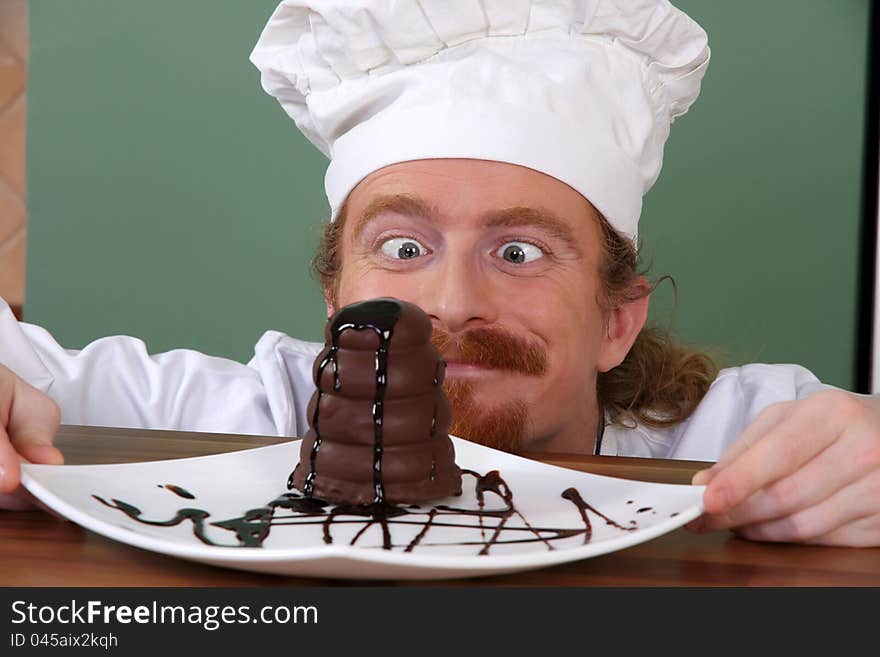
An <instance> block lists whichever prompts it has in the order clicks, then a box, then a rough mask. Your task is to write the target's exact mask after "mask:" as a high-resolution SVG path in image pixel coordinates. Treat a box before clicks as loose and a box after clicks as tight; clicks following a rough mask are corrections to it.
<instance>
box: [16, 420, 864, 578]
mask: <svg viewBox="0 0 880 657" xmlns="http://www.w3.org/2000/svg"><path fill="white" fill-rule="evenodd" d="M279 440H282V439H278V438H273V437H267V436H240V435H226V434H198V433H185V432H172V431H144V430H134V429H113V428H100V427H73V426H65V427H62V430H61V431H60V433H59V436H58V439H57V444H58V445H59V447H60V448H61V449H62V451H63V452H64V454H65V457H66V459H67V462H68V463H70V464H74V463H112V462H117V463H122V462H130V461H142V460H157V459H164V458H183V457H188V456H197V455H203V454H217V453H221V452H226V451H235V450H241V449H249V448H252V447H257V446H261V445H267V444H273V443H276V442H278V441H279ZM531 456H534V457H537V458H538V459H539V460H542V461H545V462H548V463H553V464H554V465H561V466H563V467H571V468H574V469H577V470H581V471H587V472H594V473H598V474H606V475H611V476H618V477H623V478H630V479H644V480H647V481H668V482H673V483H687V482H688V481H689V480H690V477H691V476H692V474H693V473H694V472H696V470H698V469H700V468H701V467H705V465H706V464H705V463H699V462H686V461H666V460H653V459H628V458H615V457H594V456H590V457H579V456H571V455H562V454H542V455H537V454H533V455H531ZM377 583H379V582H371V581H353V580H321V579H310V578H295V577H283V576H276V575H262V574H256V573H249V572H239V571H235V570H230V569H223V568H217V567H213V566H207V565H202V564H198V563H191V562H188V561H184V560H182V559H177V558H174V557H170V556H165V555H161V554H157V553H153V552H149V551H146V550H141V549H138V548H134V547H130V546H127V545H123V544H121V543H117V542H115V541H112V540H110V539H106V538H104V537H102V536H99V535H97V534H94V533H92V532H89V531H86V530H83V529H81V528H80V527H78V526H76V525H74V524H73V523H70V522H67V521H64V520H61V519H58V518H55V517H53V516H52V515H50V514H48V513H45V512H42V511H27V512H7V513H3V514H2V519H0V585H3V586H291V585H307V586H315V585H318V586H322V585H326V586H358V585H370V584H373V585H375V584H377ZM381 584H383V585H388V584H391V585H396V586H409V585H424V582H419V581H412V582H410V581H398V582H381ZM431 585H432V586H485V585H491V586H695V587H696V586H713V587H718V586H880V548H870V549H855V548H826V547H813V546H803V545H787V544H769V543H756V542H751V541H746V540H742V539H739V538H736V537H735V536H734V535H732V534H730V533H728V532H716V533H712V534H693V533H691V532H688V531H687V530H684V529H679V530H676V531H673V532H671V533H669V534H666V535H664V536H661V537H659V538H656V539H654V540H652V541H648V542H647V543H642V544H641V545H637V546H634V547H632V548H628V549H625V550H620V551H618V552H613V553H611V554H606V555H602V556H599V557H594V558H592V559H584V560H581V561H577V562H573V563H568V564H562V565H559V566H553V567H549V568H542V569H538V570H532V571H527V572H523V573H516V574H508V575H498V576H491V577H480V578H474V579H460V580H444V581H440V582H431Z"/></svg>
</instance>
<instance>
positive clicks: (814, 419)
mask: <svg viewBox="0 0 880 657" xmlns="http://www.w3.org/2000/svg"><path fill="white" fill-rule="evenodd" d="M799 408H800V410H799V411H797V412H793V413H791V414H790V415H788V416H787V417H786V419H785V420H783V421H782V422H780V423H779V424H777V425H776V426H775V427H773V428H772V429H771V430H770V431H769V432H768V433H766V434H764V435H761V436H758V437H757V439H756V440H755V442H754V443H753V444H752V445H751V446H750V447H749V448H748V449H746V450H745V451H744V452H742V453H741V454H740V455H739V457H738V458H736V459H735V460H734V461H733V462H732V463H730V464H729V465H727V466H726V467H724V468H722V469H721V470H720V471H719V472H718V473H717V474H716V475H715V477H714V478H713V479H712V481H710V482H709V485H708V487H707V488H706V492H705V494H704V496H703V504H704V507H705V510H706V511H707V512H708V513H712V514H718V513H725V512H727V511H729V510H730V509H732V508H733V507H735V506H736V505H738V504H741V503H742V502H743V501H744V500H745V499H747V498H748V497H749V496H750V495H752V494H754V493H755V492H756V491H758V490H760V489H761V488H763V487H765V486H767V485H768V484H770V483H772V482H774V481H776V480H778V479H781V478H783V477H785V476H787V475H789V474H791V473H793V472H795V471H796V470H797V469H798V468H800V467H801V466H802V465H803V464H804V463H806V462H807V461H809V460H810V459H812V458H813V457H814V456H816V455H817V454H818V453H819V452H821V451H822V450H823V449H825V448H826V447H827V446H828V445H829V444H831V443H832V442H833V441H835V440H836V439H837V438H838V436H839V433H840V427H839V426H838V424H839V421H838V420H836V419H835V416H834V414H833V413H818V412H816V409H815V408H814V407H812V406H809V405H801V406H800V407H799Z"/></svg>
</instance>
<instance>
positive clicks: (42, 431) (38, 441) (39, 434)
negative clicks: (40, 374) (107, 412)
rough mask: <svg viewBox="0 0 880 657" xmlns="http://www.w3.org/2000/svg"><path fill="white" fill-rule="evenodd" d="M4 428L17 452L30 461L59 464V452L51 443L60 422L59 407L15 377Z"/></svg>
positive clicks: (62, 460)
mask: <svg viewBox="0 0 880 657" xmlns="http://www.w3.org/2000/svg"><path fill="white" fill-rule="evenodd" d="M8 417H9V422H8V425H7V427H6V432H7V434H8V436H9V442H10V443H11V444H12V446H13V448H14V449H15V451H16V452H18V453H19V454H20V455H21V456H23V457H24V458H25V459H27V460H28V461H30V462H32V463H48V464H51V465H59V464H61V463H63V462H64V457H63V456H62V455H61V452H60V451H59V450H58V449H57V448H55V447H53V446H52V442H53V441H54V439H55V434H56V433H57V432H58V427H59V426H60V424H61V410H60V409H59V408H58V404H56V403H55V401H54V400H52V398H51V397H49V396H48V395H45V394H43V393H42V392H40V391H39V390H37V389H36V388H34V387H33V386H31V385H29V384H28V383H26V382H25V381H23V380H21V379H18V378H16V380H15V381H14V384H13V391H12V402H11V405H10V407H9V416H8Z"/></svg>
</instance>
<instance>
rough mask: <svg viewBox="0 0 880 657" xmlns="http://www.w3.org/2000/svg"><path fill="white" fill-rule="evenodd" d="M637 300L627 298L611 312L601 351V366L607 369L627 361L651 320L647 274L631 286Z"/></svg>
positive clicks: (598, 365)
mask: <svg viewBox="0 0 880 657" xmlns="http://www.w3.org/2000/svg"><path fill="white" fill-rule="evenodd" d="M631 292H632V293H633V294H632V296H635V297H637V298H636V299H635V301H625V302H624V303H622V304H621V305H619V306H617V307H616V308H613V309H612V310H611V311H610V312H609V314H608V322H607V324H606V329H605V336H604V337H603V339H602V347H601V349H600V351H599V361H598V363H597V369H598V370H599V372H607V371H608V370H611V369H614V368H615V367H617V366H618V365H620V364H621V363H622V362H623V359H624V358H626V355H627V354H628V353H629V350H630V349H631V348H632V346H633V343H634V342H635V341H636V338H637V337H638V335H639V332H640V331H641V330H642V327H644V325H645V322H646V321H647V319H648V303H649V300H650V296H651V287H650V285H649V284H648V281H647V279H645V277H644V276H639V277H638V278H637V279H636V280H635V281H634V282H633V286H632V288H631Z"/></svg>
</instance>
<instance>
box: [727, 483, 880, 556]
mask: <svg viewBox="0 0 880 657" xmlns="http://www.w3.org/2000/svg"><path fill="white" fill-rule="evenodd" d="M877 517H880V472H875V473H873V474H872V475H871V476H868V477H864V478H862V479H860V480H859V481H857V482H856V483H854V484H852V485H850V486H846V487H845V488H843V489H841V490H839V491H838V492H837V493H835V494H834V495H832V496H831V497H829V498H827V499H825V500H823V501H822V502H820V503H819V504H817V505H815V506H811V507H809V508H807V509H803V510H801V511H798V512H797V513H794V514H792V515H789V516H786V517H784V518H777V519H775V520H770V521H767V522H761V523H756V524H753V525H746V526H744V527H740V528H738V529H737V530H736V532H737V534H739V535H741V536H743V537H745V538H749V539H752V540H758V541H774V542H794V543H814V542H816V541H817V540H819V539H820V537H823V536H831V535H834V536H836V540H839V541H841V542H840V543H838V544H839V545H846V544H847V540H848V539H849V538H851V537H850V534H851V533H853V531H854V529H853V528H851V527H850V525H852V524H854V523H857V522H858V521H861V520H863V519H872V518H873V519H876V518H877ZM875 538H877V539H880V536H877V537H875Z"/></svg>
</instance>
